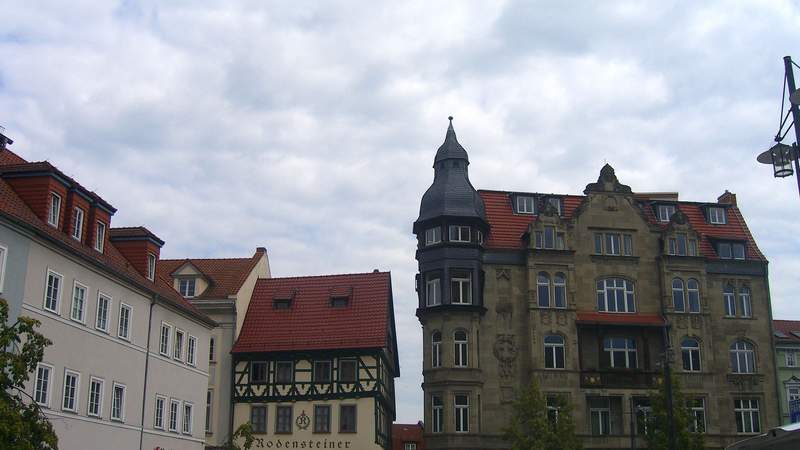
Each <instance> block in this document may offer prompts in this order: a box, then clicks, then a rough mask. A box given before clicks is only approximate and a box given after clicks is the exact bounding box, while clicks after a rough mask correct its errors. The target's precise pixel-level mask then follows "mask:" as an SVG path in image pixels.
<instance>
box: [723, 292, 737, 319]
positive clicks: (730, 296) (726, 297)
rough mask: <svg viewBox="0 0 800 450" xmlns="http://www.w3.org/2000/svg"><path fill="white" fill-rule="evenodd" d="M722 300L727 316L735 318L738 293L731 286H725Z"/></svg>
mask: <svg viewBox="0 0 800 450" xmlns="http://www.w3.org/2000/svg"><path fill="white" fill-rule="evenodd" d="M722 299H723V301H724V302H725V315H726V316H730V317H733V316H735V315H736V292H735V291H734V289H733V286H731V285H730V284H729V285H727V286H725V290H723V291H722Z"/></svg>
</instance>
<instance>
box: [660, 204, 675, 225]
mask: <svg viewBox="0 0 800 450" xmlns="http://www.w3.org/2000/svg"><path fill="white" fill-rule="evenodd" d="M673 214H675V205H658V221H659V222H669V219H670V218H671V217H672V215H673Z"/></svg>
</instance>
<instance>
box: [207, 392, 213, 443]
mask: <svg viewBox="0 0 800 450" xmlns="http://www.w3.org/2000/svg"><path fill="white" fill-rule="evenodd" d="M213 412H214V389H208V390H207V391H206V424H205V425H206V426H205V432H206V433H212V432H213V431H212V430H213V427H212V425H213V416H212V413H213Z"/></svg>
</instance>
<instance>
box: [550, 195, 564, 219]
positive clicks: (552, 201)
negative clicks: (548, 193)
mask: <svg viewBox="0 0 800 450" xmlns="http://www.w3.org/2000/svg"><path fill="white" fill-rule="evenodd" d="M547 204H548V205H552V206H553V208H555V210H556V214H557V215H559V216H560V215H561V199H560V198H559V197H548V198H547Z"/></svg>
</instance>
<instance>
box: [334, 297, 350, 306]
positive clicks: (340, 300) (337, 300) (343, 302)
mask: <svg viewBox="0 0 800 450" xmlns="http://www.w3.org/2000/svg"><path fill="white" fill-rule="evenodd" d="M348 303H350V297H345V296H336V297H331V306H332V307H334V308H345V307H347V305H348Z"/></svg>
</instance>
